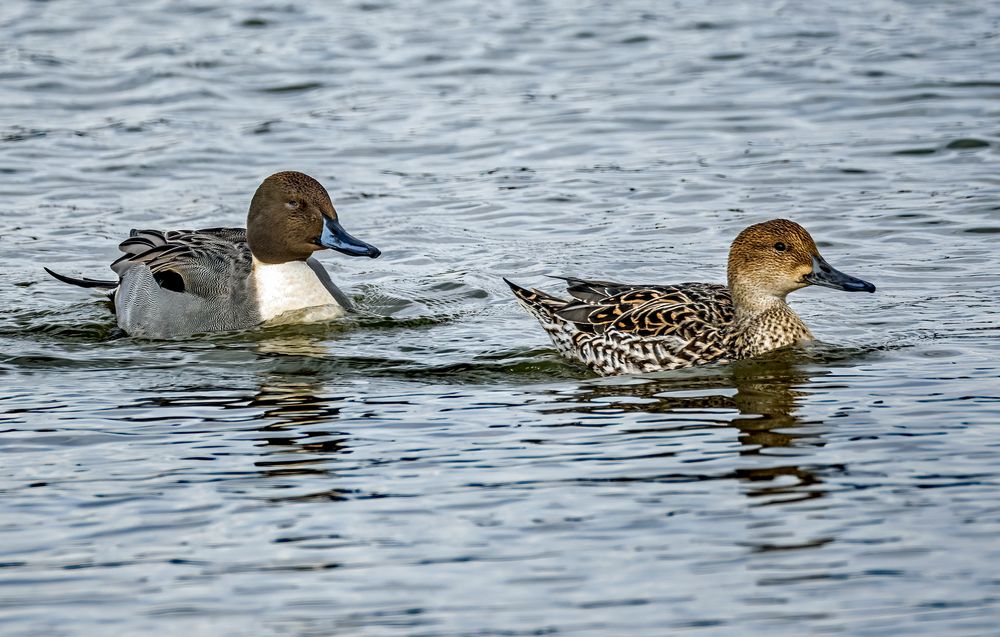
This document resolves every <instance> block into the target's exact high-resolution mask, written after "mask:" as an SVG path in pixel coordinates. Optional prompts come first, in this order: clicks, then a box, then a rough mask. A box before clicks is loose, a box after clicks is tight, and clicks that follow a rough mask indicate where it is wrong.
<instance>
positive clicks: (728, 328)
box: [504, 219, 875, 375]
mask: <svg viewBox="0 0 1000 637" xmlns="http://www.w3.org/2000/svg"><path fill="white" fill-rule="evenodd" d="M555 278H561V279H563V280H565V281H566V282H567V283H568V285H567V290H568V291H569V293H570V294H571V295H572V296H573V298H572V299H569V300H564V299H560V298H557V297H555V296H552V295H550V294H547V293H545V292H541V291H539V290H527V289H525V288H522V287H520V286H518V285H515V284H514V283H511V282H510V281H507V280H506V279H504V281H506V282H507V285H509V286H510V288H511V289H512V290H513V291H514V294H515V296H517V300H518V301H519V302H520V304H521V305H522V306H524V308H525V309H526V310H528V312H530V313H531V314H533V315H534V316H535V318H537V319H538V320H539V322H540V323H541V324H542V327H543V328H545V331H546V332H548V333H549V336H550V337H551V338H552V342H553V343H555V346H556V349H557V350H559V352H560V353H561V354H563V355H564V356H566V357H568V358H571V359H573V360H575V361H580V362H582V363H584V364H585V365H587V366H588V367H590V368H591V369H592V370H594V371H595V372H597V373H598V374H603V375H613V374H642V373H648V372H655V371H660V370H669V369H679V368H682V367H691V366H694V365H704V364H707V363H723V362H728V361H731V360H737V359H741V358H751V357H754V356H759V355H761V354H763V353H765V352H769V351H771V350H774V349H777V348H779V347H785V346H787V345H792V344H794V343H799V342H804V341H810V340H812V338H813V335H812V333H810V332H809V328H808V327H806V325H805V323H803V322H802V319H800V318H799V316H798V315H797V314H796V313H795V312H794V311H792V308H790V307H788V304H787V303H786V302H785V297H786V296H787V295H788V293H789V292H793V291H795V290H798V289H800V288H804V287H806V286H807V285H822V286H826V287H830V288H834V289H838V290H846V291H848V292H874V291H875V286H874V285H872V284H871V283H868V282H867V281H862V280H861V279H856V278H854V277H852V276H848V275H846V274H844V273H843V272H840V271H838V270H835V269H834V268H833V267H831V266H830V264H828V263H827V262H826V260H825V259H823V257H822V256H821V255H820V253H819V250H818V249H817V248H816V244H815V243H814V242H813V239H812V237H811V236H809V233H808V232H806V230H805V228H803V227H802V226H800V225H799V224H797V223H795V222H792V221H788V220H785V219H774V220H772V221H767V222H765V223H759V224H757V225H753V226H750V227H749V228H746V229H745V230H744V231H743V232H741V233H740V234H739V236H738V237H736V240H735V241H733V245H732V247H731V248H730V249H729V266H728V268H727V278H728V285H718V284H715V283H680V284H677V285H622V284H620V283H609V282H606V281H585V280H583V279H577V278H572V277H555Z"/></svg>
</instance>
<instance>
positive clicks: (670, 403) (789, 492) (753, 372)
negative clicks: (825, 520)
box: [555, 352, 831, 504]
mask: <svg viewBox="0 0 1000 637" xmlns="http://www.w3.org/2000/svg"><path fill="white" fill-rule="evenodd" d="M830 373H831V372H830V370H828V369H814V368H813V369H806V368H805V367H804V366H803V365H802V364H801V363H800V362H796V360H795V358H794V356H790V355H789V354H788V353H784V352H780V353H777V354H776V355H775V356H772V357H770V358H765V359H763V360H755V361H740V362H737V363H734V364H731V365H727V366H721V367H718V368H710V369H705V370H693V371H690V372H689V373H687V374H670V375H666V376H665V377H661V378H642V379H628V380H613V381H610V382H608V381H600V382H595V383H591V384H587V385H583V386H581V387H580V390H579V391H576V392H574V393H572V394H571V395H569V396H563V399H564V400H566V401H571V402H572V406H571V407H570V406H567V407H565V408H557V409H556V410H555V411H556V412H557V413H558V412H563V413H588V412H589V413H608V412H609V411H618V412H624V413H644V414H657V415H661V416H662V415H668V416H672V417H671V418H667V419H658V420H657V422H656V423H655V424H643V425H642V426H641V427H634V428H632V429H630V430H629V433H630V434H639V435H650V434H654V435H655V434H656V433H664V432H671V431H676V430H677V428H678V425H679V424H681V425H682V426H685V427H691V428H694V429H704V428H705V427H714V426H726V427H733V428H735V429H736V430H737V431H738V434H737V439H738V440H739V442H740V445H741V449H740V450H739V454H740V455H741V456H748V457H755V460H754V461H753V462H752V463H751V464H752V465H753V466H747V467H742V468H737V469H735V470H733V471H731V472H727V473H726V474H724V475H721V476H711V477H713V478H722V479H737V480H739V481H741V482H744V483H747V485H748V488H747V491H746V494H747V496H748V497H753V498H764V500H763V501H761V502H760V503H761V504H777V503H781V502H790V501H796V500H805V499H811V498H817V497H821V496H822V495H823V494H824V489H822V488H821V487H820V486H819V485H821V484H822V483H823V481H822V479H821V478H820V477H819V476H818V475H817V473H816V472H815V470H814V469H811V468H807V466H806V465H805V464H804V463H783V462H777V463H775V462H772V459H774V460H777V459H783V458H788V457H790V456H791V457H805V458H812V459H813V461H815V458H814V455H815V449H816V448H818V447H823V446H824V445H825V442H824V440H823V437H822V430H823V422H822V421H820V420H816V419H808V420H807V419H806V418H804V417H803V416H802V415H801V414H800V407H801V405H802V402H803V399H804V398H805V397H806V396H808V395H810V394H811V393H814V392H810V391H809V389H808V385H809V384H810V383H812V382H813V381H814V379H815V378H817V377H821V376H826V375H828V374H830ZM705 477H706V476H704V475H703V474H699V475H698V479H704V478H705Z"/></svg>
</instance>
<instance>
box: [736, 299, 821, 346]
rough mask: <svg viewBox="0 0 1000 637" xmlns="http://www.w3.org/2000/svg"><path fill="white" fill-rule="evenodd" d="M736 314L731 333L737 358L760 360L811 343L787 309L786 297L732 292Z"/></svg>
mask: <svg viewBox="0 0 1000 637" xmlns="http://www.w3.org/2000/svg"><path fill="white" fill-rule="evenodd" d="M730 291H731V292H732V295H733V309H734V313H735V317H734V321H733V327H732V331H731V342H732V348H733V350H734V354H735V355H736V357H738V358H750V357H753V356H759V355H760V354H763V353H765V352H769V351H771V350H774V349H778V348H779V347H786V346H788V345H793V344H795V343H801V342H804V341H811V340H812V339H813V335H812V333H811V332H810V331H809V328H808V327H806V324H805V323H804V322H803V321H802V319H801V318H799V315H798V314H796V313H795V311H794V310H792V308H791V307H789V306H788V303H787V302H786V301H785V296H784V295H782V296H776V295H774V294H766V293H762V292H760V291H758V290H754V289H753V288H746V287H740V286H736V287H735V288H731V289H730Z"/></svg>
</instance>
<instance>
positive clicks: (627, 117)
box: [0, 0, 1000, 637]
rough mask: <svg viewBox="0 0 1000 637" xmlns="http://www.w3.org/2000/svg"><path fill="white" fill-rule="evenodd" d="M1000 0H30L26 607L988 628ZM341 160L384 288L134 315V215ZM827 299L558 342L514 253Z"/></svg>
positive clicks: (39, 611)
mask: <svg viewBox="0 0 1000 637" xmlns="http://www.w3.org/2000/svg"><path fill="white" fill-rule="evenodd" d="M998 34H1000V4H997V3H995V2H989V1H986V0H982V1H978V2H972V1H969V2H962V3H945V2H919V1H910V2H904V1H886V0H872V1H870V2H865V3H825V2H821V3H788V2H762V3H735V2H707V3H706V2H696V1H693V0H692V1H689V0H682V1H678V2H672V3H640V2H627V1H621V0H619V1H616V2H587V3H584V2H568V1H566V2H559V1H556V0H550V1H548V2H534V1H532V2H528V1H527V0H525V1H513V0H500V1H498V2H490V3H476V2H471V1H453V2H433V3H430V2H428V3H417V2H405V1H402V0H398V1H394V0H388V1H381V0H376V1H374V2H371V1H365V2H345V3H277V4H263V3H258V4H249V3H248V4H236V3H234V4H233V5H232V6H230V7H219V6H216V5H215V4H212V3H207V2H201V3H198V2H191V1H185V2H175V1H167V0H161V1H159V2H147V3H128V2H106V3H99V4H98V6H94V4H93V3H90V2H84V1H82V0H63V1H59V2H24V1H16V0H15V1H11V2H7V3H4V4H3V5H2V8H0V36H2V37H0V99H2V108H0V175H2V179H0V193H2V196H0V257H2V261H0V262H2V266H3V267H2V269H0V383H2V390H0V452H2V455H0V457H2V464H0V494H2V499H0V633H3V634H9V635H19V636H24V635H45V636H53V635H76V634H80V635H83V634H87V635H94V634H113V635H168V634H169V635H174V634H184V635H186V636H191V635H247V634H254V635H272V634H273V635H351V636H355V635H366V636H367V635H379V636H381V635H419V636H425V637H429V636H445V635H447V636H458V635H462V636H465V635H478V636H487V635H489V636H500V635H503V636H511V635H547V634H561V635H594V636H598V635H600V636H617V635H636V636H638V635H643V636H646V635H649V636H659V635H665V634H692V635H751V634H754V635H756V634H767V635H795V636H799V635H807V634H808V635H812V634H817V635H818V634H850V635H892V636H895V635H901V634H906V635H929V636H930V635H933V636H940V635H949V636H956V635H962V636H966V635H968V636H971V635H992V634H996V632H995V631H996V625H997V622H998V621H1000V577H998V575H997V564H998V563H1000V562H998V560H1000V542H998V540H997V537H998V533H1000V499H998V489H997V486H998V481H1000V470H998V465H1000V428H998V423H1000V379H998V377H1000V356H998V345H1000V343H998V336H1000V330H998V317H1000V303H998V300H997V297H998V293H1000V278H998V274H997V272H998V269H1000V257H998V255H997V249H996V246H997V240H998V239H1000V173H998V148H1000V126H998V121H1000V120H998V117H1000V76H998V75H997V69H1000V38H998ZM281 169H297V170H302V171H305V172H308V173H310V174H312V175H314V176H316V177H317V178H319V179H320V180H321V181H322V182H323V183H325V184H326V185H327V187H328V188H329V190H330V191H331V194H332V195H333V198H334V201H335V202H336V204H337V206H338V209H339V211H340V214H341V218H342V220H343V222H344V225H345V226H346V227H347V228H348V229H349V230H350V231H351V232H352V233H354V234H355V235H356V236H358V237H360V238H362V239H365V240H367V241H370V242H372V243H374V244H376V245H378V246H379V247H380V248H381V249H382V250H383V252H384V256H383V258H381V259H378V260H374V261H372V260H367V259H365V260H360V259H353V260H352V259H347V258H344V257H340V256H338V255H327V256H324V257H323V259H324V261H325V263H326V264H327V265H328V266H329V268H330V270H331V272H332V273H333V275H334V278H335V280H337V281H338V282H340V283H341V284H342V286H343V287H344V288H345V289H347V290H349V291H350V292H351V293H352V294H354V295H355V296H356V298H357V299H358V302H359V305H360V306H361V308H362V309H363V310H364V312H363V314H362V315H359V316H358V317H355V318H352V319H350V320H347V321H343V322H339V323H335V324H327V325H312V326H307V327H301V326H300V327H287V326H286V327H275V328H270V329H261V330H256V331H252V332H249V333H242V334H227V335H216V336H212V337H209V338H198V339H189V340H185V341H176V342H148V341H141V340H132V339H129V338H121V337H120V336H119V335H118V334H117V333H116V330H115V326H114V323H113V320H112V318H111V317H110V315H109V314H108V313H107V310H106V308H105V306H104V304H103V303H102V302H101V300H100V298H99V296H98V295H96V294H90V293H87V292H86V291H82V290H78V289H73V288H69V287H66V286H62V285H60V284H59V283H57V282H55V281H53V280H52V279H49V278H48V277H47V276H45V274H44V273H43V272H42V269H41V266H42V265H52V266H58V267H59V268H60V269H61V270H63V271H65V272H67V273H70V274H80V273H83V274H87V275H90V276H104V275H107V274H108V273H109V271H108V270H106V269H105V268H106V265H107V263H109V261H110V260H111V259H112V258H113V257H114V256H115V254H116V249H115V246H116V244H117V242H118V241H119V240H120V238H121V237H122V236H123V235H124V234H125V233H126V232H127V230H128V229H129V228H130V227H155V228H176V227H192V226H194V227H198V226H202V227H205V226H217V225H224V224H229V225H238V224H242V223H243V220H244V215H245V211H246V206H247V203H248V201H249V196H250V194H251V193H252V192H253V190H254V188H255V187H256V185H257V183H258V182H259V180H260V179H261V178H262V177H263V176H265V175H267V174H269V173H271V172H274V171H277V170H281ZM776 216H787V217H791V218H794V219H796V220H798V221H799V222H801V223H803V224H804V225H805V226H806V227H807V228H809V229H810V230H811V231H812V233H813V235H814V236H815V237H816V238H817V241H818V242H819V244H820V247H821V249H822V250H823V252H824V254H825V256H826V257H827V259H828V260H829V261H830V262H831V263H832V264H833V265H835V266H837V267H839V268H841V269H843V270H845V271H847V272H850V273H852V274H856V275H858V276H861V277H864V278H866V279H869V280H872V281H874V282H875V283H876V284H877V285H878V286H879V291H878V293H877V294H875V295H848V294H842V293H841V294H838V293H836V292H834V291H830V290H825V289H810V290H805V291H803V292H799V293H797V294H796V295H794V296H793V299H794V301H795V307H796V308H797V309H798V310H799V311H800V313H801V314H802V315H803V317H805V319H806V320H807V322H808V323H809V324H810V325H811V326H812V327H813V331H814V332H815V333H816V334H817V335H818V336H819V337H820V338H821V339H822V340H823V341H824V343H822V344H819V345H816V346H814V347H810V348H808V349H805V350H800V351H792V352H781V353H777V354H774V355H772V356H769V357H767V358H766V359H765V360H760V361H745V362H742V363H739V364H735V365H732V366H729V367H721V368H710V369H702V370H689V371H686V372H679V373H673V374H665V375H663V376H662V377H659V378H641V379H640V378H619V379H603V380H602V379H595V378H593V377H592V376H590V375H589V374H588V373H587V372H586V371H584V370H581V369H579V368H577V367H574V366H572V365H570V364H567V363H564V362H562V361H561V360H560V359H559V358H558V357H557V356H556V355H555V353H554V352H553V350H552V349H551V347H550V344H549V342H548V340H547V339H546V337H545V335H544V333H543V332H542V331H541V329H540V328H539V327H538V326H537V325H536V324H535V323H534V321H533V319H532V318H530V317H529V316H528V315H527V314H525V313H524V312H523V311H522V310H521V309H520V308H519V307H518V306H517V305H516V304H515V302H514V301H513V300H512V298H511V296H510V294H509V292H508V291H507V289H506V287H505V286H504V285H503V283H502V281H501V279H500V277H501V276H508V277H511V278H513V279H514V280H516V281H518V282H520V283H523V284H532V285H541V286H547V287H550V288H554V287H555V282H553V281H551V280H548V279H546V278H545V277H544V276H543V275H545V274H575V275H582V276H591V277H595V278H605V279H619V280H625V281H637V282H647V281H661V282H664V283H666V282H676V281H683V280H691V279H701V280H706V281H720V280H722V279H723V276H724V262H725V253H726V249H727V246H728V243H729V241H730V240H731V239H732V237H733V236H735V234H736V233H737V232H738V231H739V230H740V229H741V228H743V227H744V226H746V225H748V224H750V223H754V222H757V221H761V220H764V219H767V218H772V217H776Z"/></svg>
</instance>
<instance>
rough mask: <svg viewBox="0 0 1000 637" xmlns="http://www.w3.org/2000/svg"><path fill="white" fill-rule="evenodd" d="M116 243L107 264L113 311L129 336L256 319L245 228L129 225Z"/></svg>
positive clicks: (219, 327)
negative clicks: (117, 253)
mask: <svg viewBox="0 0 1000 637" xmlns="http://www.w3.org/2000/svg"><path fill="white" fill-rule="evenodd" d="M119 249H121V251H122V252H123V253H124V254H123V255H122V256H121V257H120V258H119V259H118V260H117V261H115V262H114V263H113V264H112V265H111V268H112V269H113V270H114V271H115V272H116V273H117V274H118V276H119V278H120V283H119V286H118V289H117V291H116V292H115V296H114V304H115V314H116V315H117V318H118V325H119V326H120V327H121V328H122V329H123V330H125V331H126V332H128V333H129V334H130V335H132V336H145V337H149V338H171V337H175V336H183V335H187V334H193V333H196V332H215V331H228V330H240V329H247V328H249V327H252V326H253V325H256V324H257V323H258V322H260V317H259V313H258V311H257V308H256V305H255V303H254V301H253V297H252V290H251V280H250V279H251V277H250V274H251V271H252V268H253V261H252V257H251V255H250V248H249V247H248V246H247V242H246V230H244V229H242V228H208V229H205V230H193V231H192V230H171V231H166V232H161V231H159V230H132V231H131V232H130V233H129V238H128V239H126V240H125V241H123V242H122V243H121V245H120V246H119Z"/></svg>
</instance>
